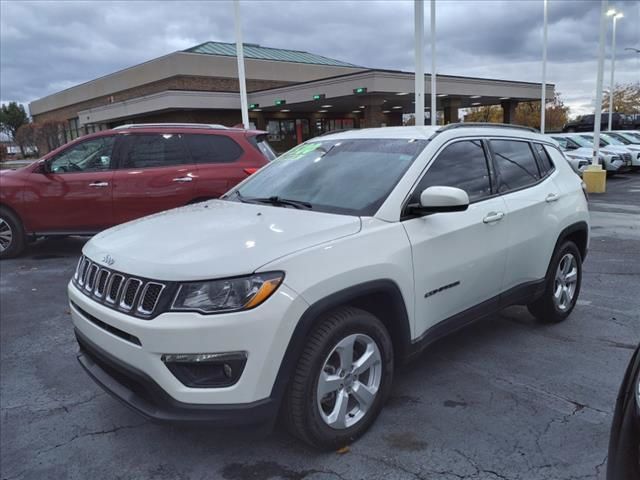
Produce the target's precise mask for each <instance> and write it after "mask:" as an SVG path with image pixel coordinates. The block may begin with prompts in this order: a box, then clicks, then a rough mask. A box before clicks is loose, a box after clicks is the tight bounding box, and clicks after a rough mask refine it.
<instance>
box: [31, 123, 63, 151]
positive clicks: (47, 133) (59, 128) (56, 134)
mask: <svg viewBox="0 0 640 480" xmlns="http://www.w3.org/2000/svg"><path fill="white" fill-rule="evenodd" d="M38 125H39V126H38V129H37V130H36V132H37V133H36V144H37V145H38V146H39V147H40V146H41V147H44V149H46V151H47V152H50V151H51V150H55V149H56V148H58V147H59V146H61V145H63V144H64V143H65V134H64V127H65V123H64V122H63V121H61V120H49V121H46V122H42V123H40V124H38Z"/></svg>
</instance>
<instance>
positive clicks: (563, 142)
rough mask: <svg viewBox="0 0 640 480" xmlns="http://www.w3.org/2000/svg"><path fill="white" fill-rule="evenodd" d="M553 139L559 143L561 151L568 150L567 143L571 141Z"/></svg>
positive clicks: (558, 138)
mask: <svg viewBox="0 0 640 480" xmlns="http://www.w3.org/2000/svg"><path fill="white" fill-rule="evenodd" d="M551 138H553V139H554V140H555V141H556V142H558V145H560V149H561V150H566V149H567V143H568V142H569V140H567V139H566V138H565V137H551Z"/></svg>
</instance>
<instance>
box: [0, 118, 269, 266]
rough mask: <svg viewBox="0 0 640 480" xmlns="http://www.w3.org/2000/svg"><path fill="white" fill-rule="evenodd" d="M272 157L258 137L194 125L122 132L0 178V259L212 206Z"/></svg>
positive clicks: (88, 139) (87, 140)
mask: <svg viewBox="0 0 640 480" xmlns="http://www.w3.org/2000/svg"><path fill="white" fill-rule="evenodd" d="M273 158H275V154H274V152H273V150H271V147H270V146H269V144H268V143H267V141H266V135H265V133H264V132H261V131H257V130H242V129H236V128H226V127H223V126H216V125H200V124H138V125H124V126H122V127H117V128H115V129H113V130H105V131H102V132H99V133H95V134H92V135H87V136H84V137H82V138H79V139H77V140H75V141H73V142H70V143H68V144H67V145H64V146H62V147H60V148H58V149H57V150H54V151H53V152H51V153H49V154H47V155H46V156H45V157H43V158H42V159H41V160H40V161H38V162H35V163H33V164H31V165H29V166H27V167H25V168H21V169H19V170H13V171H3V172H2V174H0V258H8V257H12V256H15V255H18V254H19V253H20V252H21V251H22V249H23V248H24V245H25V242H26V241H27V239H29V238H34V237H38V236H53V235H71V234H93V233H96V232H98V231H100V230H103V229H105V228H108V227H110V226H113V225H117V224H119V223H123V222H126V221H129V220H133V219H135V218H139V217H143V216H145V215H149V214H152V213H155V212H159V211H162V210H167V209H170V208H174V207H178V206H181V205H187V204H189V203H194V202H199V201H203V200H207V199H211V198H217V197H219V196H220V195H222V194H223V193H224V192H226V191H227V190H229V189H230V188H231V187H233V186H234V185H236V184H237V183H239V182H240V181H242V180H243V179H245V178H246V177H247V176H248V175H251V174H252V173H253V172H255V171H256V170H258V169H259V168H260V167H262V166H264V165H266V164H267V163H268V162H269V161H270V160H272V159H273Z"/></svg>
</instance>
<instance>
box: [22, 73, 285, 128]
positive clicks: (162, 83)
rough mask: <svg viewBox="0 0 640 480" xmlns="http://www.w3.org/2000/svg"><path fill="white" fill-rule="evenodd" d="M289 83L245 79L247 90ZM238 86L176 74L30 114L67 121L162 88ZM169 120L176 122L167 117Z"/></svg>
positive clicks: (40, 118)
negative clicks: (37, 113)
mask: <svg viewBox="0 0 640 480" xmlns="http://www.w3.org/2000/svg"><path fill="white" fill-rule="evenodd" d="M289 83H291V82H284V81H275V80H247V90H248V91H249V92H252V91H255V90H263V89H266V88H275V87H281V86H284V85H288V84H289ZM239 89H240V87H239V84H238V79H236V78H222V77H194V76H185V75H178V76H175V77H171V78H168V79H165V80H159V81H157V82H152V83H147V84H146V85H142V86H140V87H135V88H131V89H129V90H123V91H121V92H117V93H115V94H113V95H107V96H103V97H98V98H94V99H91V100H88V101H86V102H81V103H76V104H75V105H69V106H67V107H64V108H60V109H57V110H51V111H49V112H45V113H42V114H39V115H34V116H33V121H34V122H36V123H41V122H45V121H48V120H62V121H67V120H69V119H70V118H75V117H77V116H78V112H79V111H82V110H87V109H90V108H96V107H101V106H103V105H109V104H110V103H116V102H121V101H123V100H129V99H132V98H138V97H143V96H145V95H150V94H152V93H158V92H164V91H166V90H191V91H209V92H237V91H239ZM171 121H177V120H176V119H175V118H173V117H172V118H171Z"/></svg>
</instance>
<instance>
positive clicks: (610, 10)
mask: <svg viewBox="0 0 640 480" xmlns="http://www.w3.org/2000/svg"><path fill="white" fill-rule="evenodd" d="M616 13H618V11H617V10H616V9H615V8H610V9H609V10H607V17H610V16H611V15H615V14H616Z"/></svg>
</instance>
